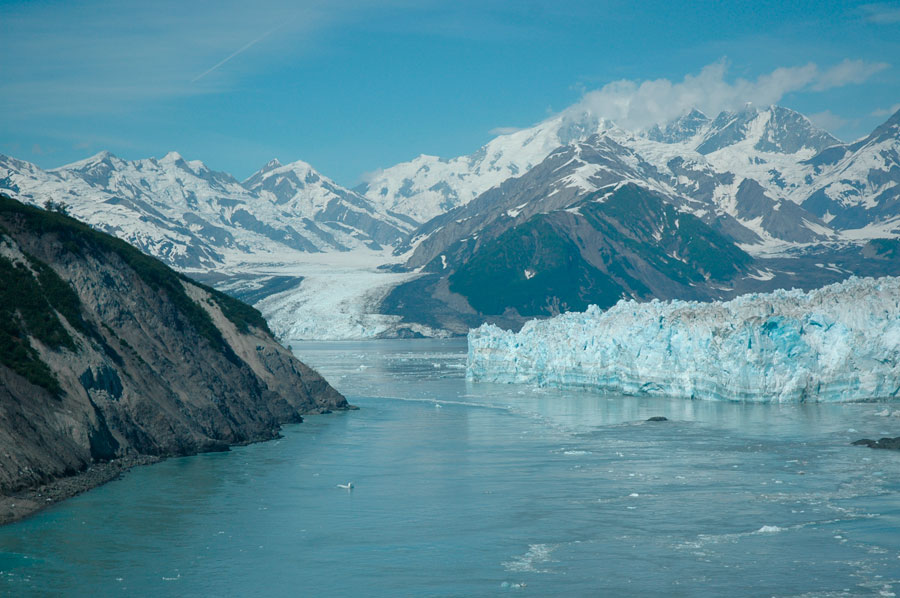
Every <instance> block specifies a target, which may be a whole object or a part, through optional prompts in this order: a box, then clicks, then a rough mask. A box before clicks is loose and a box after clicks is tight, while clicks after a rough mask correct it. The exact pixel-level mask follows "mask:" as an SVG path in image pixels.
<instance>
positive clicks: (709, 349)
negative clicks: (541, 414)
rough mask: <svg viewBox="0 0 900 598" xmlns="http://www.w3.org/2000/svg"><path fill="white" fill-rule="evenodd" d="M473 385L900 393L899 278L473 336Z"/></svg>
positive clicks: (641, 306)
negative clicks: (474, 383)
mask: <svg viewBox="0 0 900 598" xmlns="http://www.w3.org/2000/svg"><path fill="white" fill-rule="evenodd" d="M468 340H469V354H468V362H467V368H466V374H467V377H468V378H469V379H470V380H474V381H487V382H501V383H524V384H536V385H540V386H551V387H584V388H590V389H596V390H600V391H604V392H614V393H625V394H633V395H656V396H668V397H677V398H685V399H706V400H733V401H749V402H804V401H809V402H838V401H856V400H867V399H893V398H897V397H898V394H900V278H896V277H885V278H879V279H872V278H855V277H854V278H850V279H848V280H846V281H844V282H842V283H837V284H833V285H829V286H826V287H822V288H820V289H817V290H813V291H810V292H809V293H804V292H802V291H798V290H790V291H786V290H778V291H775V292H773V293H768V294H751V295H744V296H741V297H737V298H735V299H733V300H731V301H726V302H721V301H716V302H711V303H698V302H687V301H670V302H660V301H651V302H649V303H637V302H635V301H620V302H619V303H617V304H616V305H615V306H613V307H612V308H610V309H609V310H607V311H606V312H601V311H600V310H599V309H598V308H596V307H595V306H591V307H589V308H588V310H587V311H585V312H583V313H566V314H562V315H559V316H556V317H553V318H550V319H547V320H540V321H539V320H532V321H530V322H528V323H526V324H525V326H524V327H523V328H522V330H521V331H520V332H518V333H514V332H510V331H504V330H501V329H500V328H498V327H496V326H493V325H490V324H485V325H483V326H481V327H479V328H477V329H474V330H472V331H470V332H469V338H468Z"/></svg>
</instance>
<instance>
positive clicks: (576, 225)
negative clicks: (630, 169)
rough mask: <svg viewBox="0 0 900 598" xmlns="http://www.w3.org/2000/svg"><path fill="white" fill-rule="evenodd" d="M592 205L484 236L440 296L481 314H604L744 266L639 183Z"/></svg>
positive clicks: (743, 259)
mask: <svg viewBox="0 0 900 598" xmlns="http://www.w3.org/2000/svg"><path fill="white" fill-rule="evenodd" d="M602 193H605V191H604V192H602ZM596 199H598V194H594V195H589V196H587V197H585V198H584V199H583V200H582V201H580V202H579V203H578V204H576V206H575V207H576V208H577V214H578V215H577V216H572V215H569V214H566V213H564V212H562V211H558V212H551V213H549V214H537V215H535V216H534V217H533V218H531V219H529V220H528V221H527V222H525V223H523V224H520V225H519V226H516V227H514V228H511V229H509V230H506V231H504V232H503V233H502V234H500V235H499V236H498V237H497V238H495V239H490V240H486V241H485V242H484V243H483V245H481V246H480V247H478V248H477V249H476V250H475V252H474V253H473V254H472V255H471V256H470V257H469V259H468V260H467V261H466V262H465V263H463V264H462V265H461V266H460V267H459V268H458V269H457V270H456V271H455V272H453V273H452V274H451V275H450V276H449V283H450V290H451V291H453V292H456V293H459V294H461V295H463V296H464V297H466V298H467V299H468V301H469V304H470V305H471V306H472V307H474V308H475V309H477V310H478V311H480V312H481V313H484V314H496V315H499V314H502V313H503V312H504V311H505V310H506V309H507V308H515V309H516V310H517V311H518V312H519V314H520V315H523V316H535V315H550V314H553V313H556V312H558V311H564V310H583V309H585V308H586V307H587V306H588V305H589V304H592V303H593V304H596V305H598V306H599V307H601V308H604V309H605V308H607V307H610V306H612V305H614V304H615V303H616V302H617V301H618V300H619V299H620V298H622V297H623V296H625V297H635V298H649V297H651V296H654V295H655V294H656V293H658V292H660V289H663V291H662V292H663V293H669V294H671V293H673V292H674V291H676V290H677V289H678V287H677V286H675V285H680V286H681V288H682V289H684V290H685V292H688V293H689V292H690V291H689V290H688V289H689V287H690V286H692V285H694V284H696V283H703V282H705V281H706V280H707V279H713V280H722V281H725V280H728V279H730V278H731V277H733V276H735V275H737V274H740V273H741V272H742V271H744V270H745V269H746V266H748V265H749V264H750V263H751V262H752V260H753V258H752V257H750V256H749V255H748V254H746V253H744V252H743V251H741V249H740V248H738V247H737V246H736V245H735V244H734V243H732V242H731V241H730V240H728V239H727V238H725V237H724V236H722V235H720V234H719V233H717V232H716V231H714V230H713V229H712V228H710V227H709V226H707V225H706V224H704V223H703V222H702V221H701V220H699V219H698V218H696V217H694V216H692V215H689V214H684V213H681V212H678V211H677V210H676V209H675V208H674V207H673V206H671V205H669V204H667V203H665V202H664V201H663V200H662V199H661V198H660V197H658V196H657V195H655V194H653V193H651V192H649V191H646V190H644V189H641V188H640V187H637V186H634V185H625V186H623V187H621V188H620V189H619V190H617V191H616V192H615V193H614V194H613V195H612V196H611V197H609V198H607V199H606V200H605V201H602V202H598V201H595V200H596ZM673 283H674V284H673ZM654 285H656V286H654ZM651 287H653V288H651Z"/></svg>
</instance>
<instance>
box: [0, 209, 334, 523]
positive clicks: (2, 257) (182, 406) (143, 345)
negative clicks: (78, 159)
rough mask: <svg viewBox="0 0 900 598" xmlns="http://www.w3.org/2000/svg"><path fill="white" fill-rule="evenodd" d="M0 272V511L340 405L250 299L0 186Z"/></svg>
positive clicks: (249, 437)
mask: <svg viewBox="0 0 900 598" xmlns="http://www.w3.org/2000/svg"><path fill="white" fill-rule="evenodd" d="M0 280H2V285H0V312H2V313H0V495H2V496H4V497H7V498H9V497H10V496H16V495H17V494H18V495H20V498H21V500H19V501H18V502H19V507H17V508H16V509H12V508H11V509H9V510H5V509H2V508H0V520H8V519H10V518H14V517H16V516H20V515H21V514H22V508H23V507H22V505H28V504H32V503H33V500H32V501H31V503H29V500H28V499H27V497H24V498H23V497H22V496H21V493H23V492H25V493H26V494H27V492H28V491H29V489H30V490H32V491H35V492H36V491H38V490H40V489H41V488H43V489H45V490H46V489H47V488H48V486H47V485H48V484H49V485H51V486H52V485H53V484H54V483H55V482H57V481H58V480H60V479H64V478H71V476H75V474H78V473H80V472H84V471H85V470H87V469H88V468H92V466H95V465H96V464H98V463H103V462H110V461H112V462H113V463H115V462H126V461H128V460H129V459H130V460H132V461H134V460H140V459H141V458H145V457H149V458H156V457H166V456H174V455H188V454H193V453H197V452H202V451H215V450H227V447H228V445H231V444H240V443H248V442H254V441H259V440H266V439H270V438H273V437H275V436H276V435H277V434H278V430H279V426H280V425H281V424H283V423H288V422H299V421H301V420H302V415H303V414H307V413H322V412H327V411H329V410H335V409H346V408H348V405H347V402H346V400H345V399H344V397H343V396H341V395H340V394H339V393H338V392H337V391H336V390H334V389H333V388H332V387H331V386H330V385H329V384H328V383H327V382H326V381H325V380H324V379H322V378H321V377H320V376H319V375H318V374H317V373H316V372H314V371H313V370H311V369H310V368H308V367H306V366H305V365H304V364H303V363H301V362H300V361H298V360H297V359H296V358H295V357H294V356H293V355H292V354H291V353H290V352H289V351H288V350H287V349H285V348H284V347H282V346H281V345H280V344H279V343H278V342H277V341H276V340H275V339H274V338H273V337H272V335H271V333H270V332H269V329H268V326H267V324H266V322H265V320H264V319H263V318H262V316H261V315H260V314H259V312H257V311H256V310H255V309H253V308H251V307H249V306H247V305H245V304H243V303H241V302H239V301H237V300H235V299H232V298H230V297H228V296H226V295H224V294H222V293H219V292H217V291H215V290H213V289H211V288H208V287H205V286H203V285H200V284H199V283H196V282H194V281H192V280H190V279H189V278H187V277H185V276H183V275H181V274H178V273H176V272H175V271H173V270H171V269H169V268H168V267H167V266H165V265H163V264H162V263H161V262H159V261H157V260H156V259H154V258H151V257H149V256H146V255H144V254H142V253H141V252H139V251H138V250H137V249H134V248H133V247H131V246H129V245H127V244H126V243H124V242H123V241H120V240H118V239H115V238H113V237H111V236H109V235H106V234H103V233H100V232H97V231H94V230H93V229H91V228H89V227H88V226H86V225H84V224H82V223H80V222H78V221H76V220H74V219H72V218H69V217H68V216H65V215H63V214H59V213H55V212H48V211H43V210H40V209H37V208H33V207H30V206H25V205H23V204H21V203H19V202H17V201H15V200H12V199H10V198H8V197H6V196H2V195H0ZM76 486H77V484H76ZM30 496H31V498H32V499H33V498H34V496H33V493H32V495H30ZM50 496H53V495H52V493H51V494H50ZM13 503H14V500H12V499H10V500H6V501H2V500H0V507H2V506H6V507H10V505H11V504H13ZM33 506H36V505H33ZM17 509H18V510H17ZM4 511H5V512H4Z"/></svg>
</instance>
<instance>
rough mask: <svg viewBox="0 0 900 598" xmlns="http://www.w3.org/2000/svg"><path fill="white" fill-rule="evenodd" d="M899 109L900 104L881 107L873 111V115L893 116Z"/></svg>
mask: <svg viewBox="0 0 900 598" xmlns="http://www.w3.org/2000/svg"><path fill="white" fill-rule="evenodd" d="M897 110H900V104H894V105H893V106H891V107H890V108H879V109H878V110H874V111H873V112H872V116H892V115H893V114H894V113H895V112H897Z"/></svg>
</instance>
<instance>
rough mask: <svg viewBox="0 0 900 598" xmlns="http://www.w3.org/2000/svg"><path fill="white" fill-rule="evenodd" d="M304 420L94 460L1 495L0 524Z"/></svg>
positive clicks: (268, 438) (354, 408) (274, 437)
mask: <svg viewBox="0 0 900 598" xmlns="http://www.w3.org/2000/svg"><path fill="white" fill-rule="evenodd" d="M358 410H359V407H357V406H356V405H350V404H348V405H347V406H346V407H345V408H341V409H335V410H330V409H324V410H322V411H319V412H313V413H305V414H303V418H304V419H305V418H306V417H307V416H310V415H325V414H331V413H341V412H349V411H358ZM300 423H302V421H301V422H285V423H283V424H281V425H280V426H279V428H278V430H277V431H276V432H275V433H274V434H273V435H272V436H266V437H262V438H255V439H252V440H248V441H246V442H237V443H233V444H224V443H223V444H221V445H216V446H215V447H210V448H208V449H207V450H203V451H199V452H191V453H186V454H170V455H161V456H160V455H129V456H125V457H119V458H117V459H112V460H111V461H107V462H105V463H92V464H91V465H90V466H89V467H88V468H87V469H85V470H84V471H80V472H78V473H76V474H74V475H70V476H66V477H62V478H56V479H54V480H51V481H49V482H47V483H46V484H41V485H40V486H35V487H32V488H24V489H22V490H17V491H15V492H11V493H9V494H3V495H0V526H4V525H8V524H10V523H15V522H16V521H21V520H22V519H25V518H27V517H30V516H31V515H34V514H36V513H38V512H40V511H43V510H44V509H46V508H47V507H50V506H52V505H55V504H56V503H59V502H62V501H64V500H67V499H69V498H72V497H73V496H78V495H79V494H82V493H84V492H87V491H88V490H93V489H94V488H98V487H100V486H102V485H104V484H107V483H109V482H112V481H114V480H118V479H119V478H121V477H122V476H123V475H124V474H125V473H126V472H128V471H129V470H130V469H132V468H134V467H139V466H142V465H153V464H154V463H159V462H161V461H165V460H166V459H171V458H177V457H190V456H193V455H198V454H201V453H210V452H224V451H230V450H231V449H232V448H233V447H238V446H247V445H250V444H256V443H258V442H269V441H271V440H277V439H279V438H282V434H281V429H282V428H283V427H284V426H287V425H296V424H300Z"/></svg>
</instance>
